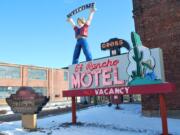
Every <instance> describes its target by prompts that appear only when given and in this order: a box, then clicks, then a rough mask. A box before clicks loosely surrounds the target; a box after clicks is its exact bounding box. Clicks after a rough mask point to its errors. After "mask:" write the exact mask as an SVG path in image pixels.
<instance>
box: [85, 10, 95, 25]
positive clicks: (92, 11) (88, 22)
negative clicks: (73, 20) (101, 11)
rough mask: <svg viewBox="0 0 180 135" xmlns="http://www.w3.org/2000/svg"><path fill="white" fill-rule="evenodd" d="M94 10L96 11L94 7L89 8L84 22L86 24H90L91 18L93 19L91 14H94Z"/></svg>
mask: <svg viewBox="0 0 180 135" xmlns="http://www.w3.org/2000/svg"><path fill="white" fill-rule="evenodd" d="M95 12H96V9H95V8H91V10H90V14H89V17H88V19H87V21H86V24H87V25H90V24H91V21H92V19H93V16H94V13H95Z"/></svg>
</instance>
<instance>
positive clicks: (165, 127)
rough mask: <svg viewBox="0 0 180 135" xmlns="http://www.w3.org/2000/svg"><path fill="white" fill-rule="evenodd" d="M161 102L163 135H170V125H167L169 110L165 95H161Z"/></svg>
mask: <svg viewBox="0 0 180 135" xmlns="http://www.w3.org/2000/svg"><path fill="white" fill-rule="evenodd" d="M159 101H160V113H161V120H162V131H163V133H162V135H168V123H167V108H166V101H165V96H164V94H160V95H159Z"/></svg>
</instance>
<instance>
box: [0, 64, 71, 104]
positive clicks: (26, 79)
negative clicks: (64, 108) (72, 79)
mask: <svg viewBox="0 0 180 135" xmlns="http://www.w3.org/2000/svg"><path fill="white" fill-rule="evenodd" d="M67 73H68V72H67V70H64V69H52V68H45V67H37V66H29V65H16V64H9V63H0V104H6V102H5V97H7V96H9V95H10V94H12V93H15V92H16V90H17V89H18V88H19V87H20V86H30V87H33V88H34V89H35V90H36V91H37V92H40V93H43V94H44V95H47V96H50V101H52V102H54V101H64V100H66V99H64V98H63V97H62V91H63V90H65V89H68V78H67V76H68V74H67Z"/></svg>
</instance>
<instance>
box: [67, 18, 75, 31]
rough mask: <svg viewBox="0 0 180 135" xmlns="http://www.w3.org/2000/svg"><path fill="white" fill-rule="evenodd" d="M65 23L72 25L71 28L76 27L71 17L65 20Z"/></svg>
mask: <svg viewBox="0 0 180 135" xmlns="http://www.w3.org/2000/svg"><path fill="white" fill-rule="evenodd" d="M67 21H68V22H69V23H70V24H71V25H72V27H73V28H74V27H75V26H76V24H75V22H74V20H73V19H72V18H71V17H69V18H67Z"/></svg>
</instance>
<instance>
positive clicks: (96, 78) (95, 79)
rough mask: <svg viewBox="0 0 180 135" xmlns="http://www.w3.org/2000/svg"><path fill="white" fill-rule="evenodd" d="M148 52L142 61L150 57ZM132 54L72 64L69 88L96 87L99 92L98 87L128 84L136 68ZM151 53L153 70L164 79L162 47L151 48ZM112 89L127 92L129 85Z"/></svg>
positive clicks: (158, 76)
mask: <svg viewBox="0 0 180 135" xmlns="http://www.w3.org/2000/svg"><path fill="white" fill-rule="evenodd" d="M148 50H149V49H148ZM146 54H148V53H147V52H146V53H144V59H142V60H141V63H143V62H145V61H147V59H148V58H147V56H146ZM131 55H132V53H131V51H130V52H129V53H127V54H123V55H118V56H114V57H108V58H102V59H98V60H94V61H90V62H83V63H80V64H77V65H71V66H70V67H69V89H71V90H73V89H74V90H79V89H94V88H95V89H96V92H97V93H98V92H100V91H101V89H98V88H108V87H112V86H113V87H115V86H128V83H129V82H130V81H132V76H133V72H134V71H133V70H134V69H135V68H136V63H133V62H131ZM150 55H151V57H152V59H153V61H154V63H153V67H154V68H153V72H154V74H155V76H156V80H164V67H163V59H162V51H161V49H160V48H155V49H152V50H150ZM132 57H133V56H132ZM143 70H144V69H143ZM147 71H148V70H146V72H147ZM146 74H148V73H146ZM111 91H113V92H115V91H116V92H123V93H127V92H128V87H124V89H123V90H115V89H114V90H111ZM101 92H102V91H101ZM103 92H105V93H106V92H107V93H109V92H110V89H107V90H103Z"/></svg>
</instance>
